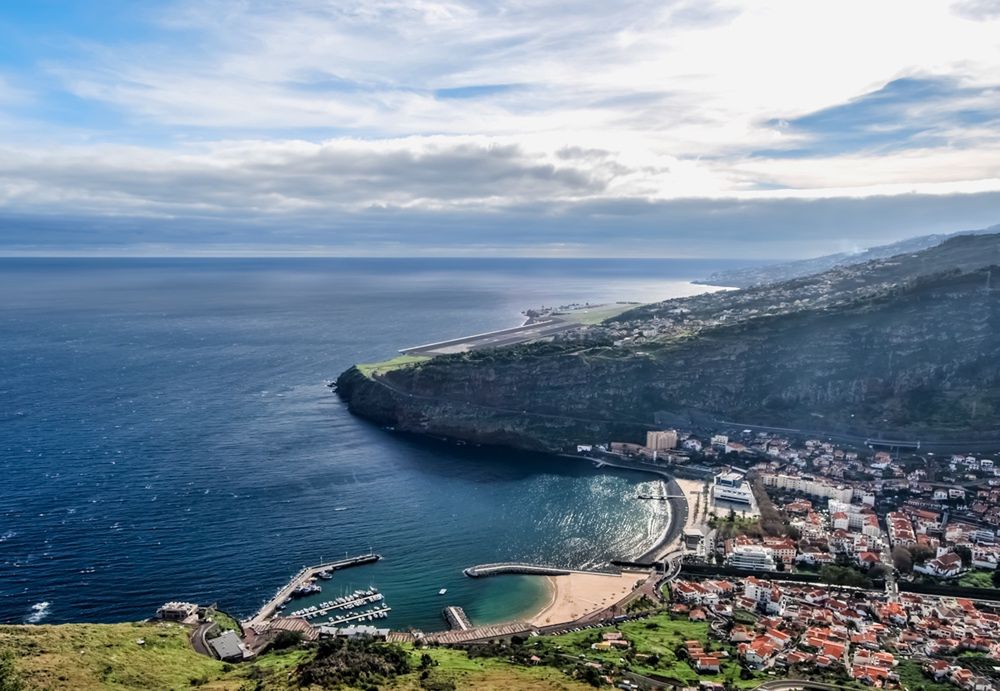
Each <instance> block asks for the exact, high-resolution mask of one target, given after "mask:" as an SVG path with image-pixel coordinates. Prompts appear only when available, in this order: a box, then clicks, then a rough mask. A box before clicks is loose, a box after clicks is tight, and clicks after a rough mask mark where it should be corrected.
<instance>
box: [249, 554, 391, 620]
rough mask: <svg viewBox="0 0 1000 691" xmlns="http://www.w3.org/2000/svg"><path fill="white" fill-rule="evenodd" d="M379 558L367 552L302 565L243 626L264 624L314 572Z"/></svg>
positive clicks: (355, 564) (359, 564)
mask: <svg viewBox="0 0 1000 691" xmlns="http://www.w3.org/2000/svg"><path fill="white" fill-rule="evenodd" d="M381 558H382V555H381V554H376V553H374V552H369V553H368V554H362V555H360V556H357V557H347V558H346V559H341V560H339V561H330V562H325V563H323V564H316V565H315V566H304V567H302V570H301V571H299V572H298V573H297V574H295V575H294V576H292V578H291V580H290V581H288V583H287V584H286V585H285V586H284V587H283V588H281V589H280V590H278V592H276V593H275V594H274V597H272V598H271V599H270V600H268V601H267V602H265V603H264V604H263V605H262V606H261V608H260V609H259V610H257V613H256V614H254V615H253V616H252V617H250V618H249V619H247V620H246V621H244V622H243V626H244V628H247V627H250V628H252V627H257V626H260V625H262V624H264V623H265V622H266V621H267V620H268V619H270V618H271V617H273V616H274V615H275V613H276V612H277V611H278V607H279V605H281V604H282V603H283V602H284V601H285V600H288V599H290V598H291V597H292V593H293V592H295V589H296V588H298V587H299V586H301V585H305V584H306V583H308V582H309V581H310V580H312V579H313V578H315V577H316V574H318V573H319V572H320V571H339V570H340V569H347V568H350V567H352V566H361V565H362V564H372V563H374V562H376V561H378V560H379V559H381Z"/></svg>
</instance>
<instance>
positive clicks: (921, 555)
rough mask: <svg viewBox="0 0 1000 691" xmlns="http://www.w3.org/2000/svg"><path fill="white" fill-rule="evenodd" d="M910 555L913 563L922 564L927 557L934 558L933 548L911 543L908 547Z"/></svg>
mask: <svg viewBox="0 0 1000 691" xmlns="http://www.w3.org/2000/svg"><path fill="white" fill-rule="evenodd" d="M910 556H911V557H913V563H914V564H923V563H924V562H925V561H927V560H928V559H933V558H934V550H933V549H931V548H930V547H926V546H924V545H913V547H911V548H910Z"/></svg>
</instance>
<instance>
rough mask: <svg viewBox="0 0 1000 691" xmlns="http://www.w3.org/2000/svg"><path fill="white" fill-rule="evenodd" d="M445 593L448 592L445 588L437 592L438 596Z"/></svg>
mask: <svg viewBox="0 0 1000 691" xmlns="http://www.w3.org/2000/svg"><path fill="white" fill-rule="evenodd" d="M447 592H448V589H447V588H441V590H439V591H438V595H444V594H445V593H447Z"/></svg>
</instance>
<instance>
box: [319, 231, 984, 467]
mask: <svg viewBox="0 0 1000 691" xmlns="http://www.w3.org/2000/svg"><path fill="white" fill-rule="evenodd" d="M997 265H1000V235H985V236H969V237H961V238H955V239H952V240H949V241H946V242H945V243H943V244H942V245H940V246H938V247H934V248H931V249H928V250H924V251H922V252H918V253H914V254H910V255H903V256H900V257H894V258H892V259H882V260H878V261H876V262H871V263H870V264H866V265H861V266H860V267H852V268H850V269H843V268H839V269H836V270H834V271H831V272H826V273H823V274H818V275H816V276H813V277H808V278H806V279H796V280H795V281H791V282H787V283H784V284H778V285H776V286H769V287H767V288H761V289H749V290H743V291H734V292H731V293H726V294H721V295H707V296H698V297H696V298H686V299H680V300H671V301H667V302H664V303H659V304H656V305H650V306H645V307H643V308H640V309H638V310H634V311H633V312H632V313H626V315H623V316H622V317H618V318H616V321H615V322H614V323H612V324H606V325H604V326H603V327H599V329H598V334H599V335H600V333H601V331H600V330H601V329H603V330H604V331H607V332H608V333H609V334H610V335H609V336H607V338H600V337H597V338H590V339H585V340H580V339H576V340H574V339H572V338H567V339H565V340H563V341H558V342H554V343H538V344H528V345H523V346H516V347H510V348H500V349H493V350H484V351H478V352H472V353H467V354H462V355H454V356H446V357H439V358H435V359H433V360H430V361H428V362H425V363H422V364H419V365H417V366H412V367H407V368H403V369H398V370H395V371H392V372H388V373H386V374H384V375H382V376H380V377H377V378H368V377H365V376H364V375H363V374H362V373H361V372H360V371H359V370H357V369H354V368H352V369H351V370H348V371H347V372H345V373H344V374H342V375H341V377H340V378H339V380H338V391H339V393H340V395H341V396H343V397H344V399H345V400H346V401H347V402H348V404H349V406H350V409H351V410H352V411H354V412H355V413H357V414H360V415H363V416H365V417H367V418H370V419H372V420H374V421H376V422H378V423H381V424H385V425H392V426H395V427H396V428H398V429H402V430H407V431H413V432H420V433H426V434H434V435H440V436H446V437H452V438H459V439H468V440H473V441H479V442H484V443H497V444H506V445H511V446H518V447H524V448H533V449H544V450H557V449H564V448H566V447H567V446H569V445H572V444H575V443H580V442H591V441H593V442H603V441H607V440H610V439H619V440H629V439H631V440H640V439H642V438H643V435H644V432H645V430H646V429H648V428H650V427H652V426H654V424H655V419H656V417H657V416H658V415H662V414H664V413H672V414H682V415H689V416H690V415H695V416H697V417H699V418H701V419H720V420H733V421H739V422H743V423H753V424H762V425H764V424H766V425H776V426H782V427H802V428H809V429H817V428H821V429H831V430H833V429H840V430H851V431H854V432H858V433H866V432H865V431H866V430H879V431H887V430H892V431H893V432H894V433H898V434H909V435H912V436H921V437H924V438H927V437H928V436H941V437H947V436H949V435H951V436H953V437H955V438H966V437H968V436H970V435H982V434H986V433H990V434H993V436H994V437H1000V433H997V432H996V430H997V429H998V428H1000V285H996V282H997V281H1000V270H998V269H997V268H996V266H997ZM650 324H661V325H662V324H667V325H668V327H667V328H666V329H665V330H664V329H661V331H662V333H660V334H659V335H657V336H656V337H654V338H643V337H639V336H637V337H636V338H635V339H634V340H631V341H628V340H627V339H626V338H618V336H620V335H621V334H622V333H636V332H637V331H642V330H643V329H644V328H645V327H647V326H648V325H650ZM646 333H648V331H646Z"/></svg>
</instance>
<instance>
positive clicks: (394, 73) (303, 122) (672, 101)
mask: <svg viewBox="0 0 1000 691" xmlns="http://www.w3.org/2000/svg"><path fill="white" fill-rule="evenodd" d="M994 9H995V3H994V2H989V1H987V0H964V1H963V2H958V3H954V2H946V1H938V0H933V1H932V0H927V1H925V2H917V3H914V2H912V1H907V0H883V1H880V2H875V3H873V2H870V0H839V1H836V2H834V1H833V0H825V1H822V2H809V3H804V2H801V0H765V1H760V2H751V1H750V0H742V1H735V0H734V1H732V2H729V1H720V2H697V1H696V0H671V1H667V2H663V1H662V0H661V1H659V2H652V1H649V2H646V1H644V0H640V1H637V2H627V3H596V2H595V3H589V4H576V5H574V6H572V7H569V6H567V5H566V4H565V3H558V2H554V0H543V1H541V2H523V1H520V0H519V1H516V2H506V3H493V2H462V1H458V0H455V1H448V0H442V1H439V2H433V1H429V0H422V1H418V2H397V1H394V0H376V1H364V2H360V1H359V2H353V3H352V2H329V1H326V0H294V1H292V0H290V1H289V2H283V3H277V4H275V3H270V2H263V1H262V0H183V1H182V2H179V3H176V4H174V5H172V6H170V7H169V8H166V9H163V10H160V11H157V12H156V13H155V14H153V15H150V16H151V17H152V20H153V21H154V22H155V23H156V24H157V26H159V27H160V28H161V29H163V32H162V33H157V32H155V31H154V32H152V37H151V38H145V39H143V40H141V41H135V42H132V43H117V44H99V43H97V44H95V43H93V42H92V43H90V44H87V48H86V49H85V50H82V51H81V52H79V53H78V56H79V59H76V60H69V59H65V58H61V59H56V58H52V59H49V60H43V61H40V64H43V65H44V66H45V70H46V74H47V75H49V76H50V77H54V78H55V79H56V80H58V83H59V84H60V85H61V86H62V87H63V88H65V89H66V90H67V91H69V92H70V93H72V94H74V95H75V96H76V97H78V98H81V99H83V100H84V101H85V102H88V103H97V104H100V105H102V106H109V107H111V108H112V109H114V112H116V113H117V114H118V115H120V117H121V119H122V122H123V128H125V129H127V130H128V132H129V137H125V136H121V137H118V135H117V133H116V131H114V130H113V129H112V128H111V127H110V126H109V127H108V128H107V129H106V130H102V131H99V132H95V133H94V135H93V136H92V137H90V138H87V137H85V136H81V133H80V128H79V126H73V125H68V124H67V123H65V122H58V123H56V122H46V121H45V119H44V115H43V116H41V117H40V118H39V119H38V120H37V123H36V124H35V129H34V131H31V122H32V119H31V117H30V116H27V117H25V116H24V114H23V113H21V114H20V116H19V117H20V119H19V121H18V122H19V127H18V129H17V134H16V137H15V136H13V135H11V136H8V137H7V140H6V141H3V135H0V146H2V147H4V148H5V150H4V151H2V155H3V159H2V160H0V204H2V205H3V206H4V207H5V208H7V209H14V210H18V211H30V210H35V211H38V210H43V209H52V208H65V209H74V210H86V211H88V212H95V213H106V214H130V213H135V214H146V215H165V216H178V217H179V216H183V215H185V214H192V215H198V214H225V213H238V214H244V215H245V214H259V215H263V216H273V215H281V214H294V213H300V212H302V211H303V210H310V211H317V210H321V211H325V212H328V213H334V212H351V213H355V212H358V211H359V210H363V209H370V208H377V209H381V208H393V209H422V210H442V209H450V210H454V209H462V210H467V209H479V210H482V211H483V212H484V213H488V212H491V211H494V210H497V209H503V208H520V207H522V206H523V205H526V204H531V205H544V204H551V205H554V206H561V205H566V204H582V203H597V204H600V203H604V202H607V201H613V200H642V201H646V202H658V201H662V200H675V199H685V198H704V199H734V198H735V199H748V200H752V199H770V198H826V197H830V196H844V197H870V196H873V195H883V194H897V193H898V194H904V193H911V192H913V191H919V192H922V193H929V194H951V193H956V192H959V193H960V192H982V191H992V190H996V189H998V182H997V181H998V180H1000V166H998V164H997V161H998V160H1000V155H998V154H1000V140H998V139H1000V138H998V137H997V135H996V130H995V127H994V126H993V124H994V123H992V122H991V121H989V120H988V119H987V118H980V119H979V120H969V121H961V120H958V119H955V118H954V117H953V116H954V113H955V112H956V110H958V109H964V110H976V111H977V112H981V113H988V112H994V111H995V112H996V114H997V116H998V117H1000V96H998V94H1000V91H998V90H997V87H996V83H997V81H998V76H1000V13H997V12H994V11H993V10H994ZM901 77H917V78H923V77H933V78H935V79H943V80H947V82H948V83H949V84H954V85H955V95H954V97H953V98H951V99H950V100H947V102H942V101H940V100H928V101H926V102H920V101H915V102H912V103H907V104H903V105H901V107H900V109H899V122H898V123H897V122H878V123H874V124H866V125H865V127H866V128H867V130H866V131H869V132H880V131H881V132H882V133H883V134H884V136H885V138H887V139H888V138H891V137H892V136H895V134H894V133H896V132H897V131H898V132H900V134H899V136H900V137H902V136H903V133H902V132H903V130H905V129H906V128H907V127H909V126H911V125H912V124H913V123H932V124H933V128H932V129H933V132H932V133H931V134H932V135H933V136H931V134H926V133H923V132H919V133H917V134H915V135H912V136H913V140H912V141H909V140H908V141H901V142H900V145H899V146H895V147H887V146H879V147H874V146H873V147H868V148H865V147H863V146H860V145H858V146H855V147H854V148H852V149H850V150H840V151H837V150H834V151H830V150H822V147H817V148H816V150H815V151H812V150H810V151H807V152H806V153H803V154H801V155H799V156H797V157H790V156H779V155H774V154H773V153H772V154H770V155H768V154H761V153H760V150H779V149H780V150H785V149H789V148H796V147H801V148H803V149H804V150H805V149H808V148H809V147H810V146H813V145H816V144H817V143H819V144H822V142H823V137H824V133H823V132H817V131H811V132H810V131H803V130H801V129H796V128H795V127H794V126H793V125H789V124H788V123H794V122H795V120H796V118H798V117H800V116H803V115H806V114H809V113H815V112H816V111H820V110H822V109H824V108H830V107H834V106H838V105H840V104H844V103H848V102H850V101H852V100H853V99H858V98H859V97H862V96H863V95H865V94H868V93H871V92H873V91H877V90H878V89H881V88H882V87H883V86H885V85H886V84H887V83H889V82H891V81H893V80H896V79H899V78H901ZM467 87H484V88H483V89H482V91H481V92H480V93H479V94H478V95H475V97H468V98H461V97H458V96H461V95H462V94H461V92H459V93H455V92H454V91H452V92H450V93H446V94H442V93H441V90H455V89H459V90H460V89H462V88H467ZM14 93H15V92H14V91H12V90H11V88H10V87H9V86H7V85H6V82H4V81H3V80H2V79H0V118H2V117H3V108H4V104H5V103H9V101H10V98H11V97H12V96H11V95H12V94H14ZM11 112H12V111H11ZM8 117H12V116H10V115H9V114H8ZM779 120H782V121H784V122H783V123H781V124H777V125H775V124H774V123H775V122H778V121H779ZM845 126H846V125H845ZM928 129H931V128H928ZM81 141H84V142H86V143H85V144H84V145H82V146H81V145H79V142H81ZM125 142H133V145H132V146H127V147H126V146H124V143H125ZM136 142H137V143H136Z"/></svg>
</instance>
